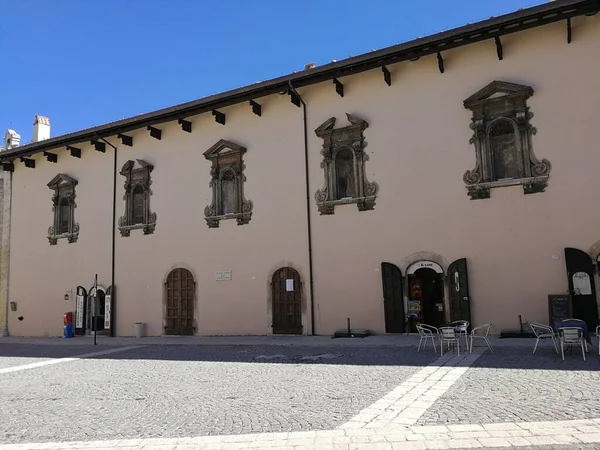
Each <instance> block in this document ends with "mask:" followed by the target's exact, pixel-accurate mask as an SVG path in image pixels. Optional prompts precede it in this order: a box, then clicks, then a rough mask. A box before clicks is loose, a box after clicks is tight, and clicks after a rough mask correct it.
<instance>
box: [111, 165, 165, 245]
mask: <svg viewBox="0 0 600 450" xmlns="http://www.w3.org/2000/svg"><path fill="white" fill-rule="evenodd" d="M152 170H154V166H153V165H152V164H150V163H147V162H146V161H143V160H141V159H136V160H135V161H131V160H129V161H127V162H126V163H125V164H124V165H123V168H122V169H121V172H120V174H121V175H123V176H124V177H125V195H124V196H123V200H125V214H124V215H123V216H121V217H120V218H119V231H120V232H121V236H124V237H126V236H129V235H130V234H131V230H144V234H152V233H154V230H155V229H156V213H153V212H151V211H150V196H151V195H152V189H151V188H150V186H151V185H152V179H151V177H150V174H151V173H152Z"/></svg>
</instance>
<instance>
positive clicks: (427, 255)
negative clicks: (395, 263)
mask: <svg viewBox="0 0 600 450" xmlns="http://www.w3.org/2000/svg"><path fill="white" fill-rule="evenodd" d="M419 261H432V262H434V263H436V264H439V265H440V267H441V268H442V270H443V271H444V274H445V273H447V271H448V265H449V263H448V260H447V259H446V258H444V257H443V256H442V255H438V254H437V253H433V252H416V253H413V254H411V255H408V256H407V257H406V258H404V259H403V260H402V262H401V263H400V270H402V273H406V269H408V267H409V266H410V265H411V264H414V263H416V262H419Z"/></svg>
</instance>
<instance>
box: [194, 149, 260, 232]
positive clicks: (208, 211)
mask: <svg viewBox="0 0 600 450" xmlns="http://www.w3.org/2000/svg"><path fill="white" fill-rule="evenodd" d="M246 152H247V149H246V148H245V147H242V146H241V145H239V144H236V143H234V142H231V141H227V140H225V139H221V140H219V142H217V143H216V144H215V145H213V146H212V147H211V148H209V149H208V150H207V151H205V152H204V157H205V158H206V159H207V160H209V161H210V162H211V168H210V177H211V180H210V183H209V187H210V188H211V190H212V200H211V203H210V205H208V206H206V207H205V208H204V218H205V220H206V223H207V225H208V228H218V227H219V223H220V221H221V220H228V219H236V221H237V224H238V225H247V224H248V223H250V219H251V218H252V211H253V209H254V204H253V203H252V201H251V200H247V199H246V198H245V196H244V185H245V183H246V175H245V173H244V171H245V169H246V165H245V164H244V158H243V157H244V154H245V153H246ZM224 175H228V176H231V177H233V180H234V181H235V196H236V197H235V212H233V213H228V214H223V211H222V203H221V196H222V179H223V176H224Z"/></svg>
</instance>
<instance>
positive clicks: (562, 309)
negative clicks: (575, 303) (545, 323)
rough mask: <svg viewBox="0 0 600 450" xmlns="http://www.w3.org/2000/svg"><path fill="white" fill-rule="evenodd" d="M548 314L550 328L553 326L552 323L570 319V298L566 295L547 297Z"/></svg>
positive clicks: (571, 311)
mask: <svg viewBox="0 0 600 450" xmlns="http://www.w3.org/2000/svg"><path fill="white" fill-rule="evenodd" d="M548 314H549V316H550V324H549V325H550V326H554V322H560V321H562V320H565V319H571V318H572V317H573V309H572V305H571V296H570V295H568V294H554V295H549V296H548Z"/></svg>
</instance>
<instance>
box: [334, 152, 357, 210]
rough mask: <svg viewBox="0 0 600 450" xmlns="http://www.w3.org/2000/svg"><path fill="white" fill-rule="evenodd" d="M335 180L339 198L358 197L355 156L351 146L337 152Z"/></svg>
mask: <svg viewBox="0 0 600 450" xmlns="http://www.w3.org/2000/svg"><path fill="white" fill-rule="evenodd" d="M335 182H336V193H337V195H336V197H337V200H341V199H343V198H349V197H352V198H353V197H356V183H355V177H354V156H353V155H352V150H350V149H349V148H343V149H341V150H340V151H339V152H338V153H337V154H336V157H335Z"/></svg>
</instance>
